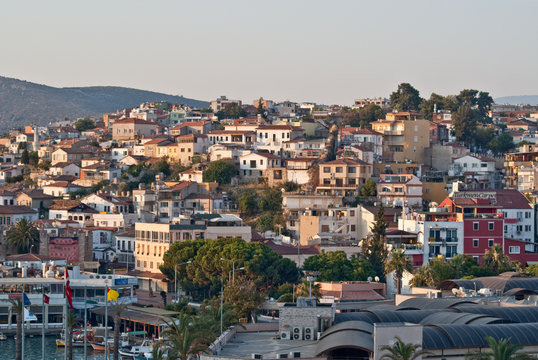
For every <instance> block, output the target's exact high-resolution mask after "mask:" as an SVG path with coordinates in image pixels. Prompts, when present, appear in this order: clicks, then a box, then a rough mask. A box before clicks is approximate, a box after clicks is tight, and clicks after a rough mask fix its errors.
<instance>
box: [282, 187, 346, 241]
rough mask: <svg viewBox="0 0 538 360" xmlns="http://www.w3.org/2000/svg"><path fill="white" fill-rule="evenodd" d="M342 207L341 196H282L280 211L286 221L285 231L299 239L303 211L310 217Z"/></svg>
mask: <svg viewBox="0 0 538 360" xmlns="http://www.w3.org/2000/svg"><path fill="white" fill-rule="evenodd" d="M339 206H342V197H341V196H332V195H314V194H283V196H282V210H283V212H284V219H285V221H286V229H288V230H289V231H290V232H291V235H292V236H293V237H294V238H296V239H299V236H300V231H301V226H300V221H301V217H302V216H303V215H304V214H305V210H310V214H311V215H312V216H316V215H318V212H320V213H321V212H323V211H327V210H328V209H329V208H333V207H339Z"/></svg>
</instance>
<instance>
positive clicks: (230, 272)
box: [228, 266, 245, 284]
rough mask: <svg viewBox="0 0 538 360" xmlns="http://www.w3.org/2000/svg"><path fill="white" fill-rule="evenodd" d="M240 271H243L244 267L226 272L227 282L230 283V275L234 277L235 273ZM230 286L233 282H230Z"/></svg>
mask: <svg viewBox="0 0 538 360" xmlns="http://www.w3.org/2000/svg"><path fill="white" fill-rule="evenodd" d="M240 270H245V267H244V266H241V267H240V268H239V269H234V270H230V271H228V282H230V277H231V276H232V275H234V273H235V271H240ZM232 284H233V282H232Z"/></svg>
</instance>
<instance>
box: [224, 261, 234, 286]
mask: <svg viewBox="0 0 538 360" xmlns="http://www.w3.org/2000/svg"><path fill="white" fill-rule="evenodd" d="M220 260H221V261H231V262H232V283H233V282H234V280H235V278H234V275H235V274H234V273H235V260H230V259H225V258H220ZM228 281H229V280H228Z"/></svg>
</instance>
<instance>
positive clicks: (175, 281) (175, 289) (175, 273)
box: [174, 260, 191, 301]
mask: <svg viewBox="0 0 538 360" xmlns="http://www.w3.org/2000/svg"><path fill="white" fill-rule="evenodd" d="M190 263H191V261H190V260H189V261H185V262H183V263H181V264H176V265H174V291H175V292H176V301H177V299H178V296H179V295H178V292H177V267H178V266H181V265H187V264H190Z"/></svg>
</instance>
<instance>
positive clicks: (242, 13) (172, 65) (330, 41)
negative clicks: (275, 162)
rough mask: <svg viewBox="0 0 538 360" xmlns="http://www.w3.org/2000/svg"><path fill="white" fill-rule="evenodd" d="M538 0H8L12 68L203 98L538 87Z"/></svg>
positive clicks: (2, 51)
mask: <svg viewBox="0 0 538 360" xmlns="http://www.w3.org/2000/svg"><path fill="white" fill-rule="evenodd" d="M537 16H538V1H536V0H527V1H518V0H510V1H497V0H450V1H448V0H443V1H441V0H439V1H438V0H423V1H413V0H396V1H382V0H372V1H360V0H350V1H344V0H342V1H338V0H332V1H331V0H325V1H315V0H305V1H294V0H287V1H280V0H272V1H263V2H262V1H256V0H244V1H236V0H215V1H204V0H190V1H179V0H169V1H161V0H151V1H150V0H146V1H137V0H104V1H102V0H92V1H73V0H50V1H42V0H39V1H30V0H29V1H2V2H1V3H0V34H2V35H1V36H0V75H1V76H7V77H15V78H19V79H23V80H28V81H32V82H37V83H42V84H46V85H51V86H58V87H63V86H90V85H115V86H126V87H134V88H139V89H144V90H153V91H159V92H164V93H169V94H174V95H184V96H186V97H191V98H196V99H200V100H211V99H214V98H216V97H218V96H220V95H226V96H228V98H233V99H241V100H243V101H245V102H247V103H251V102H252V100H253V99H256V98H258V97H260V96H263V97H264V98H265V99H272V100H276V101H281V100H286V99H289V100H294V101H315V102H318V103H325V104H333V103H337V104H342V105H350V104H352V102H353V99H354V98H358V97H376V96H386V97H388V96H389V94H390V93H391V92H392V91H394V90H395V89H396V87H397V85H398V84H399V83H400V82H409V83H411V84H412V85H413V86H415V87H416V88H417V89H418V90H419V91H420V94H421V96H423V97H429V95H430V93H431V92H437V93H440V94H443V95H446V94H453V93H457V92H459V90H461V89H463V88H475V89H479V90H484V91H489V92H490V93H491V94H492V96H493V97H497V96H505V95H524V94H532V95H534V94H538V22H537V20H536V19H537Z"/></svg>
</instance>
